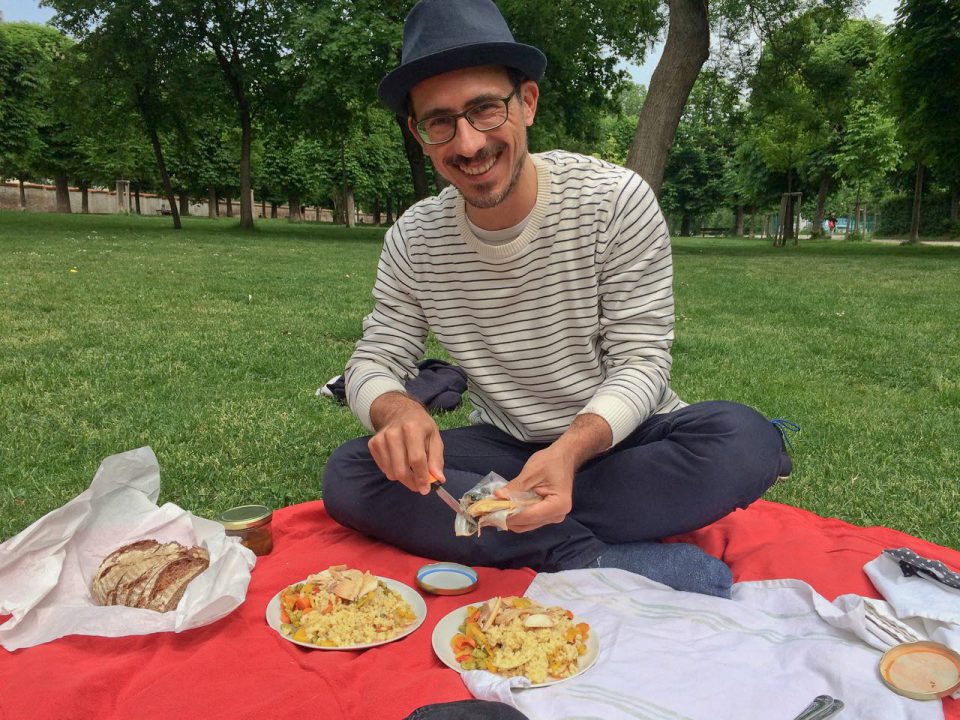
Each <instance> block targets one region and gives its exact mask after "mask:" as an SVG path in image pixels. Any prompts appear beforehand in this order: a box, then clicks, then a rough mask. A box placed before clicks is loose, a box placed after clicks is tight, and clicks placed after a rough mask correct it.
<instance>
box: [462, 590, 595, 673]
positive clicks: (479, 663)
mask: <svg viewBox="0 0 960 720" xmlns="http://www.w3.org/2000/svg"><path fill="white" fill-rule="evenodd" d="M459 630H460V632H459V633H457V634H456V635H454V636H453V638H452V639H451V641H450V646H451V647H452V648H453V652H454V656H455V657H456V659H457V662H459V663H460V667H461V668H463V669H464V670H488V671H490V672H493V673H496V674H498V675H503V676H505V677H514V676H517V675H523V676H524V677H527V678H529V679H530V681H531V682H533V683H535V684H536V683H542V682H546V681H548V680H559V679H562V678H566V677H570V676H571V675H573V674H575V673H576V672H577V670H578V669H579V661H580V657H581V656H582V655H585V654H586V652H587V646H586V641H587V636H588V634H589V631H590V626H589V625H587V624H586V623H576V624H575V623H574V622H573V613H571V612H570V611H569V610H564V609H563V608H560V607H549V608H544V607H541V606H539V605H537V604H536V603H535V602H534V601H533V600H530V599H529V598H525V597H504V598H499V597H497V598H493V599H491V600H488V601H487V602H486V603H484V604H483V605H478V606H476V607H470V608H467V616H466V619H465V620H464V622H463V623H462V624H461V625H460V628H459Z"/></svg>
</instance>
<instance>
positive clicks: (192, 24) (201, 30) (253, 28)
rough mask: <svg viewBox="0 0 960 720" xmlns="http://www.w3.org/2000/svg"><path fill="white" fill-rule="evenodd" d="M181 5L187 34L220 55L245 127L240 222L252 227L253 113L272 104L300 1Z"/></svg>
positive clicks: (214, 0)
mask: <svg viewBox="0 0 960 720" xmlns="http://www.w3.org/2000/svg"><path fill="white" fill-rule="evenodd" d="M169 2H171V3H176V4H179V5H181V6H182V7H183V8H184V9H185V10H186V12H185V14H184V15H185V17H184V19H185V20H187V21H188V36H189V37H190V38H191V39H192V41H193V42H194V43H195V44H196V45H197V46H198V47H200V48H202V49H204V50H205V51H208V52H210V53H211V54H212V56H213V57H214V58H215V59H216V63H217V66H218V67H219V68H220V71H221V73H222V76H223V80H224V82H225V83H226V86H227V88H228V90H229V92H230V97H231V98H232V99H233V104H234V110H235V112H236V118H237V123H238V125H239V129H240V179H239V191H240V227H241V228H244V229H252V228H253V195H252V193H251V189H252V187H253V186H252V181H251V153H252V145H253V129H254V118H255V115H256V113H257V112H258V111H262V110H263V109H264V108H265V107H266V106H267V104H268V98H269V97H270V96H271V94H272V92H273V90H272V86H273V83H274V82H275V81H276V80H277V79H278V77H279V75H280V68H281V60H282V58H283V56H284V54H285V53H286V52H287V48H288V44H287V28H288V27H289V25H290V23H291V20H292V18H293V17H294V13H295V12H297V10H298V4H297V3H293V2H284V1H282V0H259V1H258V2H253V1H252V0H169Z"/></svg>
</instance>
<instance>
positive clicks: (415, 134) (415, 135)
mask: <svg viewBox="0 0 960 720" xmlns="http://www.w3.org/2000/svg"><path fill="white" fill-rule="evenodd" d="M407 127H408V128H409V129H410V134H411V135H413V139H414V140H416V141H417V143H418V144H419V145H420V151H421V152H423V145H424V142H423V138H422V137H420V133H418V132H417V123H416V122H415V121H414V119H413V117H412V116H411V115H407Z"/></svg>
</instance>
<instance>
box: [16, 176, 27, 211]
mask: <svg viewBox="0 0 960 720" xmlns="http://www.w3.org/2000/svg"><path fill="white" fill-rule="evenodd" d="M17 182H18V183H19V184H20V210H21V212H22V211H24V210H26V209H27V189H26V188H25V187H24V186H23V178H22V177H18V178H17Z"/></svg>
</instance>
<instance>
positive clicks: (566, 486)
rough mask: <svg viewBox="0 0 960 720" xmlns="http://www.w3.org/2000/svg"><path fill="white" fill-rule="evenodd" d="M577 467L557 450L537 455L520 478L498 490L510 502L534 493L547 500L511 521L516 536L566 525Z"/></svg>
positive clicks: (554, 448)
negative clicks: (544, 528)
mask: <svg viewBox="0 0 960 720" xmlns="http://www.w3.org/2000/svg"><path fill="white" fill-rule="evenodd" d="M576 469H577V468H576V464H575V463H574V462H573V458H572V457H566V456H565V455H564V453H563V451H562V450H560V449H557V448H556V446H554V445H551V446H550V447H548V448H546V449H544V450H540V451H539V452H535V453H534V454H533V455H531V456H530V459H529V460H527V464H526V465H524V466H523V469H522V470H521V471H520V474H519V475H517V476H516V477H515V478H514V479H513V480H511V481H510V482H509V483H507V484H506V485H505V486H504V487H502V488H500V489H499V490H497V492H496V495H497V496H498V497H502V498H509V497H510V496H511V494H513V493H520V492H524V491H533V492H535V493H537V495H539V496H540V497H542V498H543V500H541V501H540V502H538V503H536V504H535V505H531V506H530V507H527V508H524V509H523V510H521V511H520V512H518V513H516V514H515V515H511V516H510V517H509V518H507V527H508V528H509V529H510V530H513V532H529V531H530V530H536V529H537V528H539V527H543V526H544V525H550V524H551V523H558V522H563V519H564V518H565V517H566V516H567V514H568V513H569V512H570V510H571V509H572V508H573V476H574V473H575V472H576Z"/></svg>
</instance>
